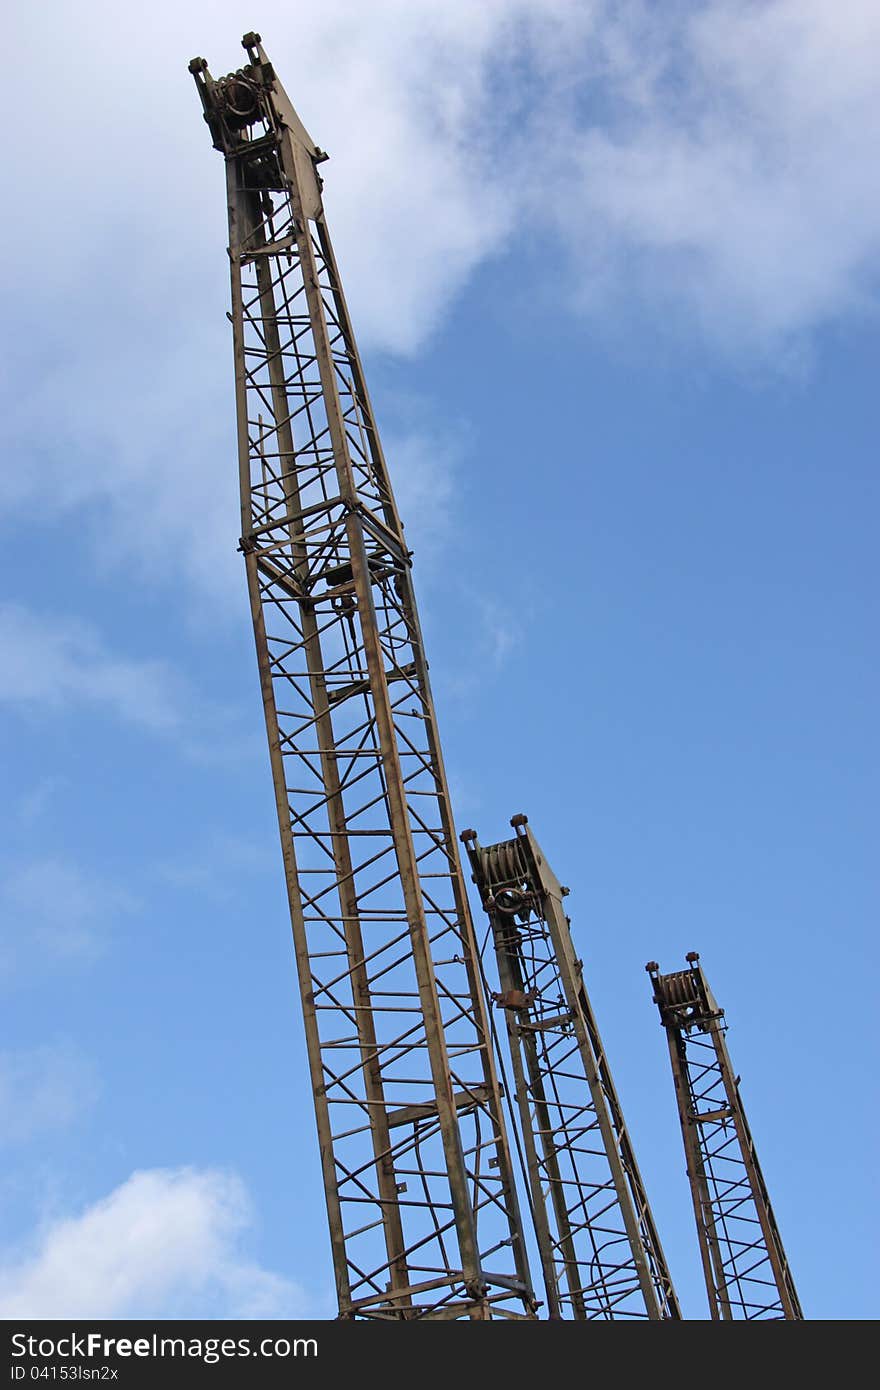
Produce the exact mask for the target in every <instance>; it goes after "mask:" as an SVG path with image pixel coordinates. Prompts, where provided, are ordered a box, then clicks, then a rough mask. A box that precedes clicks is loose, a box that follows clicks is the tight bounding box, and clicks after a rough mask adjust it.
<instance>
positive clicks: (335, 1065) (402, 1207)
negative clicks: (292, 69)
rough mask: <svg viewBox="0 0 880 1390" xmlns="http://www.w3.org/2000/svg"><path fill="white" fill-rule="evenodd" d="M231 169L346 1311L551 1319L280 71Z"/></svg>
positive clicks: (257, 500)
mask: <svg viewBox="0 0 880 1390" xmlns="http://www.w3.org/2000/svg"><path fill="white" fill-rule="evenodd" d="M243 44H244V47H245V48H246V50H247V56H248V61H247V63H246V64H245V65H244V66H243V67H242V68H241V69H240V70H238V71H237V72H235V73H231V74H229V75H228V76H226V77H223V78H219V79H217V80H214V79H213V78H212V77H211V75H210V73H209V72H208V69H207V64H206V63H205V62H204V60H203V59H193V61H192V63H191V64H190V71H191V72H192V74H193V76H194V78H195V81H196V84H197V87H198V90H199V94H200V97H201V100H202V103H203V107H204V113H205V118H206V120H207V122H208V126H209V129H210V131H211V135H212V137H213V141H214V145H215V147H216V148H217V149H219V150H220V151H221V152H222V153H223V155H224V157H225V161H226V172H227V195H228V212H229V255H230V262H231V274H232V315H231V317H232V324H233V342H234V361H235V391H236V405H237V419H238V454H239V471H240V485H241V550H242V552H243V554H244V559H245V566H246V571H247V581H248V587H249V593H250V601H251V611H252V616H253V623H254V634H255V638H256V648H257V662H258V667H259V674H260V682H261V689H262V697H263V706H264V712H265V720H266V730H267V734H268V740H269V753H270V761H271V767H272V774H273V779H274V785H275V798H276V805H277V811H278V821H279V827H280V831H281V844H282V852H283V858H284V870H285V875H286V880H287V889H288V899H289V904H290V917H291V924H292V928H293V938H294V946H295V953H296V962H297V968H298V974H299V988H300V995H301V1000H302V1008H303V1016H304V1020H305V1031H306V1041H307V1047H308V1056H309V1065H310V1068H311V1079H312V1085H313V1091H314V1097H315V1115H316V1120H317V1128H318V1139H319V1145H320V1152H321V1161H322V1166H323V1175H324V1187H325V1193H326V1201H327V1211H328V1217H329V1225H330V1237H331V1245H332V1251H333V1263H334V1269H335V1275H336V1286H337V1294H338V1302H339V1312H340V1316H343V1317H365V1318H366V1317H369V1318H391V1319H397V1320H400V1319H412V1318H459V1317H470V1318H476V1319H482V1318H486V1317H496V1316H525V1317H531V1316H533V1315H534V1307H535V1303H534V1297H533V1294H532V1290H531V1282H530V1278H529V1271H528V1264H527V1257H526V1250H525V1242H524V1239H523V1231H522V1224H521V1218H520V1214H519V1209H518V1205H517V1196H516V1189H515V1185H514V1181H513V1176H512V1173H511V1164H510V1154H509V1148H508V1139H507V1134H506V1131H505V1126H504V1120H503V1115H502V1110H501V1102H500V1088H499V1084H498V1079H497V1075H496V1069H495V1060H494V1055H493V1051H492V1045H491V1034H490V1029H489V1020H488V1014H487V1006H486V1001H485V998H484V996H483V991H482V985H481V980H480V973H479V961H478V957H477V952H476V945H475V939H474V929H473V923H472V920H471V916H470V911H469V907H468V902H467V894H466V891H465V886H464V882H463V878H462V871H461V863H460V860H459V853H458V845H457V841H456V837H455V832H454V827H453V823H452V816H451V812H450V806H449V793H448V788H447V783H446V776H445V772H444V769H443V762H442V757H441V753H440V745H439V740H438V735H437V729H436V719H435V713H434V706H433V702H432V698H431V691H430V687H429V684H428V676H427V665H426V661H425V656H424V652H423V648H422V639H421V633H420V629H419V622H418V616H417V613H416V606H415V599H414V596H413V589H412V580H411V556H410V553H409V552H408V550H407V546H406V542H405V539H404V535H403V529H402V526H401V522H400V518H399V515H398V512H397V508H396V505H395V501H394V496H393V493H392V489H391V484H390V481H389V478H388V472H387V469H386V465H385V460H384V457H383V453H382V447H381V444H380V441H379V435H378V431H377V428H376V422H375V419H374V416H373V411H372V407H371V404H370V400H369V396H368V394H367V389H366V385H365V382H364V376H363V370H362V366H361V361H360V358H359V356H358V352H357V347H356V345H355V340H354V334H353V332H352V328H351V323H350V320H349V315H348V310H347V307H346V303H345V299H344V296H343V293H342V286H341V283H340V278H339V272H338V269H337V266H336V262H335V260H334V256H333V251H332V247H331V244H330V238H329V235H328V232H327V227H326V223H325V220H324V212H323V207H322V202H321V179H320V177H319V174H318V166H319V165H320V164H321V162H322V161H323V160H324V159H325V158H326V156H325V155H324V154H323V152H322V151H321V150H319V148H318V147H317V146H316V145H315V144H314V142H313V141H312V140H311V138H310V136H309V135H308V133H307V132H306V130H305V128H304V126H303V125H302V122H301V121H300V120H299V117H298V116H297V115H296V113H295V111H294V110H293V107H292V106H291V104H290V101H289V99H288V98H287V96H286V94H285V92H284V89H283V88H282V87H281V85H280V83H279V82H278V80H277V77H276V76H275V73H274V70H273V68H272V66H271V64H270V63H269V61H268V60H267V58H266V55H265V53H264V51H263V48H262V46H261V43H260V40H259V36H258V35H255V34H248V35H245V38H244V40H243Z"/></svg>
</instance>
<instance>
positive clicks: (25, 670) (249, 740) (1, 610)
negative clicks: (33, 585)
mask: <svg viewBox="0 0 880 1390" xmlns="http://www.w3.org/2000/svg"><path fill="white" fill-rule="evenodd" d="M0 658H2V660H0V705H2V704H4V703H5V704H7V705H9V706H10V707H12V708H14V709H16V710H18V711H21V712H24V713H25V714H27V715H31V716H37V717H40V718H43V717H45V716H46V715H47V714H52V715H56V714H64V715H65V716H69V715H70V714H72V713H81V712H83V711H85V712H87V713H94V714H96V715H99V716H100V715H103V714H110V715H111V716H112V717H113V718H115V719H117V720H119V721H120V722H121V723H123V724H128V725H131V726H134V727H136V728H140V729H144V730H146V731H147V732H149V733H151V734H158V735H161V736H163V737H170V738H173V739H174V741H175V743H176V745H177V747H178V748H179V749H180V750H181V751H182V752H183V753H184V754H185V755H186V756H187V757H188V758H190V759H192V761H194V762H198V763H203V764H208V765H212V766H217V765H234V764H236V763H238V762H239V761H240V760H241V759H242V758H246V757H250V756H251V754H252V750H253V746H254V736H253V735H251V734H245V733H243V732H242V730H241V729H240V727H239V721H238V714H237V712H236V710H235V709H234V708H233V707H232V706H224V705H221V704H218V703H217V702H215V701H213V700H211V699H209V698H207V697H205V696H204V695H203V694H201V693H199V692H198V691H197V690H195V689H194V688H193V687H192V686H191V685H190V683H189V681H187V680H186V679H185V678H184V677H183V676H182V675H181V674H180V673H179V672H178V671H176V670H175V669H174V668H173V667H172V666H171V665H169V664H168V662H165V661H154V660H150V659H148V658H146V659H145V658H133V657H128V656H124V655H119V654H117V653H115V652H113V651H112V650H111V649H110V648H109V647H108V646H107V644H106V642H105V641H104V639H103V638H102V637H101V635H100V634H99V633H98V632H97V630H96V629H95V628H94V627H93V626H92V625H91V624H90V623H87V622H84V621H83V620H81V619H79V618H75V617H71V616H64V615H60V614H51V615H48V614H41V613H35V612H33V611H32V610H31V609H29V608H26V607H24V605H22V604H17V603H0ZM55 786H57V783H52V784H50V787H51V789H54V787H55ZM50 787H47V786H46V785H45V784H43V786H42V788H41V790H40V792H39V794H38V795H37V794H36V793H35V795H36V796H37V799H36V801H35V802H33V803H32V804H26V805H25V806H24V807H23V808H22V814H23V815H24V816H25V818H27V816H28V815H30V816H31V817H32V818H33V816H34V815H36V814H38V813H39V812H40V811H41V810H44V809H45V807H46V804H47V798H48V797H49V796H50V795H51V790H50Z"/></svg>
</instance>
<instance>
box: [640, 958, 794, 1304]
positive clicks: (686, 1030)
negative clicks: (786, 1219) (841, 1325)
mask: <svg viewBox="0 0 880 1390" xmlns="http://www.w3.org/2000/svg"><path fill="white" fill-rule="evenodd" d="M685 959H686V960H687V961H688V962H689V966H688V969H687V970H677V971H674V972H673V973H672V974H669V975H661V974H660V973H659V971H660V967H659V966H658V964H657V962H656V961H649V962H648V964H647V966H646V967H645V968H646V970H647V971H648V972H649V974H650V976H651V983H652V985H653V986H654V1002H655V1004H657V1006H658V1008H659V1010H660V1020H661V1022H662V1024H663V1027H664V1028H665V1029H666V1037H667V1041H668V1043H669V1056H670V1058H671V1061H672V1077H673V1080H674V1082H675V1097H676V1100H677V1102H678V1116H679V1120H680V1121H681V1132H682V1136H683V1138H684V1149H685V1157H686V1160H687V1174H688V1180H689V1182H690V1186H691V1197H692V1200H693V1204H694V1215H695V1217H696V1221H697V1236H698V1238H699V1243H700V1258H701V1259H702V1262H703V1275H704V1277H705V1280H706V1289H707V1291H708V1294H709V1308H710V1312H711V1314H712V1317H713V1319H719V1320H731V1321H732V1320H746V1319H758V1318H802V1317H803V1313H802V1312H801V1305H800V1302H799V1301H798V1296H797V1292H796V1290H795V1286H794V1280H793V1278H792V1275H791V1270H790V1269H789V1267H788V1261H787V1259H786V1257H785V1251H784V1249H783V1247H782V1240H781V1238H780V1235H779V1230H778V1228H777V1225H776V1220H775V1218H774V1216H773V1209H772V1207H771V1206H770V1198H769V1196H768V1195H767V1187H766V1185H765V1183H764V1178H763V1175H762V1173H761V1168H760V1165H759V1163H758V1155H757V1153H756V1152H755V1145H754V1143H753V1141H752V1136H751V1134H750V1132H749V1126H748V1123H747V1121H746V1115H745V1110H744V1109H743V1105H742V1100H741V1099H740V1094H739V1077H738V1076H735V1075H734V1072H733V1067H732V1066H731V1063H730V1056H729V1054H728V1051H727V1043H726V1041H725V1036H724V1035H725V1033H726V1031H727V1025H726V1023H725V1022H724V1010H723V1009H719V1007H718V1005H717V1004H716V1002H715V1000H714V998H713V996H712V991H711V990H710V989H709V985H708V983H707V981H706V977H705V975H704V974H703V970H702V967H701V966H700V964H699V960H700V957H699V955H698V953H697V952H696V951H689V952H688V953H687V955H686V957H685Z"/></svg>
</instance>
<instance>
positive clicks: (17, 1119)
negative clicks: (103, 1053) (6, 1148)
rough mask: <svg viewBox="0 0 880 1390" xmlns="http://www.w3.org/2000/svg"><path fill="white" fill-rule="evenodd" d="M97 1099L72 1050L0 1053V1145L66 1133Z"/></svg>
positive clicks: (87, 1067)
mask: <svg viewBox="0 0 880 1390" xmlns="http://www.w3.org/2000/svg"><path fill="white" fill-rule="evenodd" d="M97 1093H98V1081H97V1076H96V1074H95V1070H94V1067H93V1066H92V1064H91V1062H90V1061H89V1060H88V1058H86V1057H84V1056H83V1055H82V1054H81V1053H80V1052H79V1051H78V1050H77V1049H76V1048H73V1047H70V1046H62V1045H59V1044H56V1045H53V1046H44V1047H37V1048H31V1049H13V1050H9V1051H6V1052H0V1144H18V1143H25V1142H26V1141H27V1140H29V1139H31V1138H33V1137H34V1136H35V1135H38V1134H41V1133H43V1132H45V1131H46V1130H55V1129H65V1128H66V1127H67V1126H68V1125H70V1124H72V1123H73V1121H74V1120H76V1119H78V1118H79V1116H80V1115H82V1114H83V1112H84V1111H86V1110H88V1109H89V1108H90V1107H91V1106H92V1105H93V1104H94V1101H95V1098H96V1096H97Z"/></svg>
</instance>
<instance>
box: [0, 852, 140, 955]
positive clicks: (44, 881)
mask: <svg viewBox="0 0 880 1390" xmlns="http://www.w3.org/2000/svg"><path fill="white" fill-rule="evenodd" d="M137 907H138V902H137V899H136V898H135V897H134V896H133V895H132V894H131V893H130V892H129V891H128V890H127V889H123V888H120V887H117V886H116V885H115V884H113V883H110V882H109V881H107V880H106V879H104V878H101V877H100V876H99V875H97V874H94V873H90V872H88V871H86V870H85V869H82V868H80V867H79V866H78V865H77V864H75V863H74V862H72V861H71V860H67V859H62V858H60V857H52V856H46V857H43V858H35V859H31V860H29V861H27V862H25V863H22V864H17V865H13V866H7V867H6V868H5V869H4V871H3V877H2V879H0V977H2V976H3V975H4V974H7V975H8V974H14V973H15V972H16V970H18V969H20V968H22V966H23V963H24V962H26V961H27V960H28V959H30V958H31V957H32V956H33V955H37V956H38V957H39V959H40V961H41V963H42V964H43V965H45V964H47V963H54V964H58V965H63V964H66V963H72V962H75V961H88V960H91V959H93V958H94V957H95V956H97V955H99V954H100V953H101V951H102V950H103V949H104V946H105V944H106V940H107V935H108V933H109V932H110V931H111V930H112V927H113V926H114V925H115V923H116V922H118V921H119V919H120V918H121V917H123V916H126V915H127V914H129V913H130V912H133V911H136V910H137Z"/></svg>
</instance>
